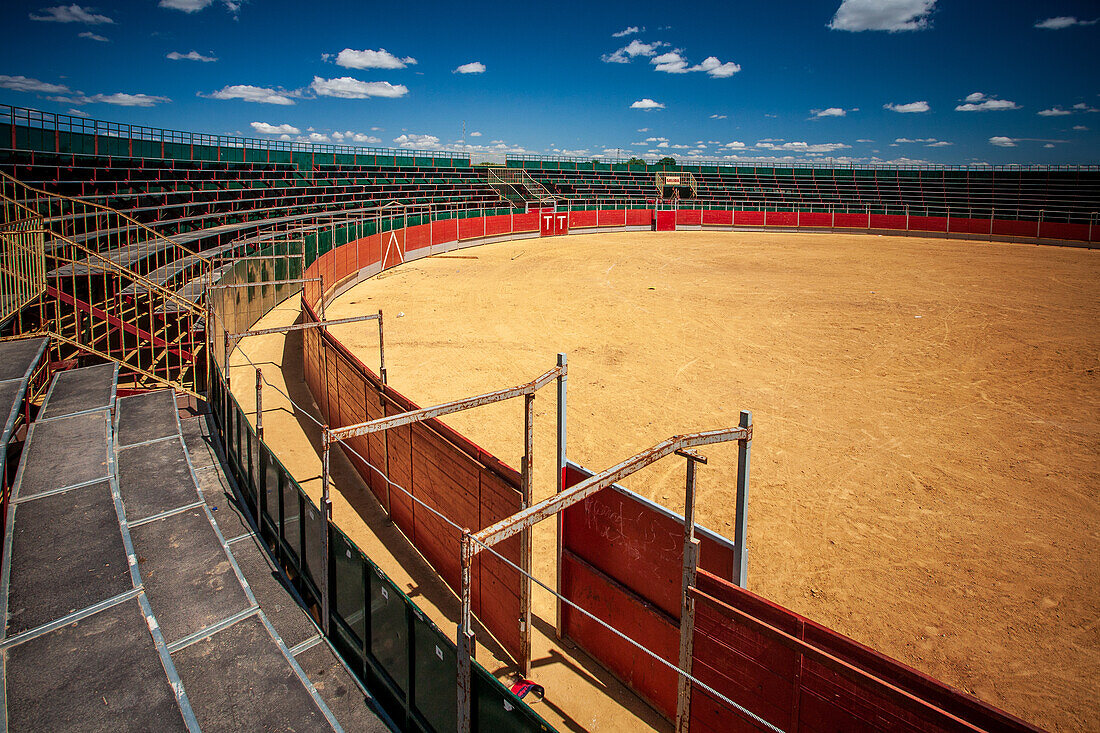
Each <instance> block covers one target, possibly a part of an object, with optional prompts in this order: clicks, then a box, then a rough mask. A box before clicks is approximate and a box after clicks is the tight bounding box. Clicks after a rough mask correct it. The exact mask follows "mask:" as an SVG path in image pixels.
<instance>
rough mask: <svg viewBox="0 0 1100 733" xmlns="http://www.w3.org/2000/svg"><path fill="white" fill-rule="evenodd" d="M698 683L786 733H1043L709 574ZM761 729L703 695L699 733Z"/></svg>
mask: <svg viewBox="0 0 1100 733" xmlns="http://www.w3.org/2000/svg"><path fill="white" fill-rule="evenodd" d="M697 586H698V589H697V591H693V597H695V599H696V601H695V637H694V642H693V647H694V650H693V651H694V656H693V658H692V673H693V675H694V676H695V677H697V678H699V679H700V680H701V681H702V682H703V683H705V684H707V685H709V686H711V687H713V688H714V689H715V690H717V691H718V692H720V693H722V694H723V695H725V696H726V697H728V698H730V699H731V700H733V701H734V702H737V703H738V704H740V705H742V706H743V707H745V708H746V709H748V710H750V711H752V712H753V713H755V714H756V715H759V716H760V717H762V718H764V719H765V720H767V721H769V722H770V723H772V724H773V725H776V726H778V727H780V728H782V729H783V730H784V731H837V730H865V731H876V730H891V731H913V733H916V732H917V731H963V730H967V731H974V730H997V731H1034V730H1036V729H1035V728H1033V727H1031V726H1030V725H1028V724H1027V723H1025V722H1024V721H1022V720H1019V719H1017V718H1015V717H1013V716H1011V715H1009V714H1007V713H1005V712H1003V711H1001V710H998V709H996V708H994V707H993V706H991V705H987V704H986V703H983V702H981V701H980V700H978V699H976V698H974V697H971V696H969V695H966V694H964V693H962V692H958V691H957V690H954V689H952V688H950V687H948V686H946V685H944V684H942V683H940V682H937V681H936V680H934V679H932V678H931V677H928V676H927V675H924V674H921V673H920V672H918V671H916V670H914V669H912V668H910V667H907V666H905V665H904V664H901V663H900V662H898V661H896V660H893V659H890V658H889V657H886V656H885V655H882V654H879V653H878V652H876V651H874V650H873V649H870V648H868V647H865V646H863V645H862V644H858V643H857V642H855V641H852V640H851V639H848V638H847V637H844V636H842V635H840V634H838V633H837V632H835V631H832V630H831V629H828V628H826V627H824V626H821V625H820V624H817V623H815V622H813V621H810V620H809V619H806V618H803V617H802V616H799V615H798V614H796V613H794V612H792V611H789V610H787V609H785V608H783V607H781V606H778V605H776V604H773V603H771V602H769V601H767V600H765V599H763V598H760V597H759V596H755V595H753V594H752V593H750V592H748V591H746V590H744V589H742V588H738V587H737V586H736V585H734V584H732V583H730V582H728V581H725V580H722V579H721V578H718V577H716V576H713V575H711V574H709V573H707V572H706V571H705V570H703V571H700V572H699V576H698V582H697ZM760 729H761V728H760V727H759V726H758V725H757V724H755V723H753V722H751V720H750V719H749V718H747V717H746V716H744V715H743V714H741V713H739V712H737V711H735V710H734V709H733V708H731V707H730V706H729V705H727V704H726V703H724V702H722V701H720V700H718V699H717V698H715V697H713V696H712V695H710V694H709V693H707V692H706V691H705V690H703V689H702V688H700V687H698V686H697V685H695V686H693V689H692V696H691V730H693V731H696V730H698V731H702V730H707V731H710V730H723V731H756V730H760Z"/></svg>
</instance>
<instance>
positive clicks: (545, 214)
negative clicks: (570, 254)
mask: <svg viewBox="0 0 1100 733" xmlns="http://www.w3.org/2000/svg"><path fill="white" fill-rule="evenodd" d="M539 234H540V235H541V236H543V237H552V236H554V212H552V211H541V212H539Z"/></svg>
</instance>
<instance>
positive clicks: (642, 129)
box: [638, 127, 649, 132]
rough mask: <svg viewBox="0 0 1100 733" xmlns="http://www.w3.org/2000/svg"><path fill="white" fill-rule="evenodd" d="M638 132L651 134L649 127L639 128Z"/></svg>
mask: <svg viewBox="0 0 1100 733" xmlns="http://www.w3.org/2000/svg"><path fill="white" fill-rule="evenodd" d="M638 132H649V128H648V127H639V128H638Z"/></svg>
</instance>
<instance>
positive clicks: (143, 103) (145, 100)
mask: <svg viewBox="0 0 1100 733" xmlns="http://www.w3.org/2000/svg"><path fill="white" fill-rule="evenodd" d="M171 101H172V100H171V99H169V98H168V97H157V96H154V95H151V94H126V93H124V92H115V93H114V94H93V95H92V96H90V97H82V98H81V99H80V100H79V101H78V102H77V103H78V104H113V105H116V106H119V107H152V106H154V105H158V104H164V103H165V102H171Z"/></svg>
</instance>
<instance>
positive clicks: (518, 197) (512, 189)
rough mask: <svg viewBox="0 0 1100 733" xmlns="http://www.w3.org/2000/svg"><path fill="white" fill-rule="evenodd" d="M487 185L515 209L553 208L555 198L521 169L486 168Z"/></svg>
mask: <svg viewBox="0 0 1100 733" xmlns="http://www.w3.org/2000/svg"><path fill="white" fill-rule="evenodd" d="M486 170H487V171H488V174H489V185H490V186H492V187H493V188H494V189H495V190H496V192H497V193H499V194H500V196H501V198H503V199H504V200H506V201H508V202H509V203H511V204H512V205H513V206H516V207H517V208H519V207H522V208H525V209H526V208H530V207H531V205H532V204H533V205H535V206H538V207H541V206H553V205H554V203H555V200H556V199H555V196H554V194H553V193H551V192H550V190H549V189H548V188H546V186H544V185H542V184H541V183H539V182H538V181H536V180H535V179H534V178H532V177H531V176H530V175H529V174H528V173H527V171H525V170H523V169H522V168H487V169H486Z"/></svg>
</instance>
